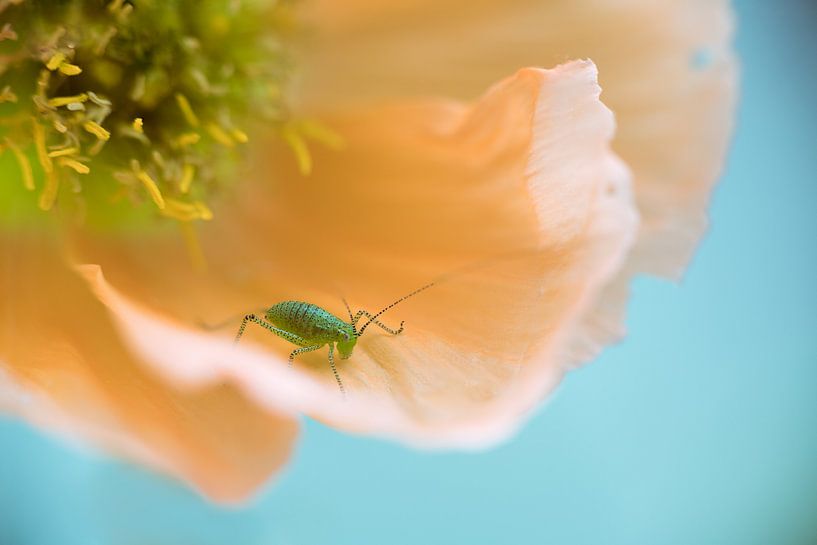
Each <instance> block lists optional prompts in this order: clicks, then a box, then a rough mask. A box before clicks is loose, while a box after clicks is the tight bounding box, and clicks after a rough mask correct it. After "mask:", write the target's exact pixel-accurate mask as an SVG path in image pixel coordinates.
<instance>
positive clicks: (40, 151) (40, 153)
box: [34, 121, 54, 172]
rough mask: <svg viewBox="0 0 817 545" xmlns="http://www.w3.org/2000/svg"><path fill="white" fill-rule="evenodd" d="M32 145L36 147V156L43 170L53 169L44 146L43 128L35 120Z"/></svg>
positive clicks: (49, 170)
mask: <svg viewBox="0 0 817 545" xmlns="http://www.w3.org/2000/svg"><path fill="white" fill-rule="evenodd" d="M34 147H35V148H36V149H37V158H38V159H39V160H40V165H41V166H42V167H43V170H44V171H45V172H51V171H53V170H54V165H53V164H51V158H50V157H49V156H48V150H46V148H45V129H43V126H42V125H40V124H39V123H37V122H36V121H34Z"/></svg>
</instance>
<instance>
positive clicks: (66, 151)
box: [48, 148, 79, 159]
mask: <svg viewBox="0 0 817 545" xmlns="http://www.w3.org/2000/svg"><path fill="white" fill-rule="evenodd" d="M78 153H79V148H61V149H55V150H52V151H49V152H48V156H49V157H51V158H52V159H53V158H55V157H65V156H66V155H76V154H78Z"/></svg>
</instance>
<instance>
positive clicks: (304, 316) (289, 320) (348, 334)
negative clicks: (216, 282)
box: [234, 282, 434, 396]
mask: <svg viewBox="0 0 817 545" xmlns="http://www.w3.org/2000/svg"><path fill="white" fill-rule="evenodd" d="M433 285H434V282H432V283H430V284H426V285H425V286H423V287H421V288H418V289H416V290H414V291H413V292H411V293H409V294H408V295H404V296H403V297H401V298H400V299H398V300H397V301H395V302H394V303H392V304H390V305H389V306H387V307H385V308H384V309H383V310H381V311H380V312H378V313H376V314H371V313H370V312H367V311H365V310H358V311H357V313H355V314H354V315H352V309H351V308H349V303H347V302H346V299H344V300H343V304H344V305H346V311H347V312H348V313H349V321H348V322H345V321H343V320H341V319H340V318H338V317H337V316H335V315H334V314H332V313H331V312H329V311H328V310H326V309H323V308H321V307H319V306H318V305H313V304H312V303H305V302H303V301H283V302H281V303H277V304H275V305H273V306H271V307H270V308H268V309H267V310H266V311H265V312H264V318H259V317H258V316H256V315H255V314H247V315H246V316H244V319H243V320H242V321H241V327H239V328H238V333H236V335H235V341H234V342H236V343H237V342H238V341H239V340H240V339H241V335H243V334H244V329H245V328H246V327H247V322H254V323H256V324H258V325H260V326H261V327H263V328H264V329H267V330H268V331H271V332H272V333H274V334H276V335H278V336H279V337H281V338H283V339H286V340H287V341H289V342H291V343H292V344H295V345H298V346H300V348H296V349H295V350H293V351H292V352H291V353H290V354H289V366H290V367H291V366H292V362H293V360H294V359H295V356H297V355H298V354H303V353H305V352H312V351H313V350H318V349H319V348H321V347H323V346H324V345H327V344H328V345H329V366H330V367H331V368H332V373H333V374H334V375H335V380H336V381H337V383H338V387H339V388H340V392H341V394H343V395H344V396H345V395H346V391H345V390H344V388H343V382H342V381H341V380H340V375H339V374H338V370H337V368H336V367H335V345H337V349H338V352H340V358H341V359H344V360H345V359H348V358H350V357H351V356H352V351H354V349H355V344H356V343H357V340H358V339H359V338H360V337H361V336H363V333H364V332H365V331H366V328H367V327H369V325H370V324H374V325H376V326H378V327H380V328H381V329H383V330H384V331H387V332H388V333H390V334H392V335H399V334H400V333H402V332H403V324H404V322H400V327H399V328H397V329H392V328H390V327H388V326H386V325H385V324H383V323H382V322H380V321H378V320H377V319H378V318H379V317H380V316H381V315H382V314H383V313H384V312H386V311H387V310H389V309H391V308H393V307H395V306H397V305H398V304H400V303H402V302H403V301H405V300H406V299H408V298H409V297H413V296H415V295H417V294H418V293H420V292H421V291H423V290H426V289H428V288H430V287H431V286H433ZM364 316H365V317H366V318H368V319H369V320H368V321H367V322H366V323H365V324H363V326H362V327H361V328H360V329H358V328H357V323H358V322H359V321H360V319H361V318H363V317H364Z"/></svg>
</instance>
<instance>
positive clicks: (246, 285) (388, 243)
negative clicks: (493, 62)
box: [75, 61, 636, 446]
mask: <svg viewBox="0 0 817 545" xmlns="http://www.w3.org/2000/svg"><path fill="white" fill-rule="evenodd" d="M598 97H599V87H598V85H597V83H596V69H595V66H594V65H593V64H592V63H591V62H588V61H582V62H573V63H569V64H566V65H564V66H561V67H559V68H556V69H554V70H536V69H526V70H522V71H520V72H519V73H517V74H516V75H515V76H513V77H511V78H509V79H507V80H505V81H502V82H501V83H499V84H498V85H496V86H495V87H493V88H492V89H491V90H490V91H488V93H487V94H486V95H485V96H484V97H483V98H482V99H480V100H479V101H477V102H476V103H475V104H474V105H472V106H465V105H462V104H459V103H454V102H446V101H414V102H409V103H397V104H393V105H384V106H382V107H379V108H373V109H367V110H360V111H356V112H349V113H347V114H346V115H338V116H337V117H334V118H331V119H329V122H330V124H331V125H332V126H333V127H334V128H336V129H337V130H339V131H340V133H341V134H342V136H343V138H344V139H345V142H346V147H345V148H344V150H342V151H339V152H333V151H327V150H323V151H320V150H318V151H317V156H316V160H315V170H314V173H313V175H312V176H310V177H309V178H300V177H298V175H297V173H296V172H295V171H294V165H291V163H292V161H291V156H290V155H289V153H288V152H287V151H286V150H283V149H279V148H278V147H276V145H275V144H272V145H270V146H269V148H268V149H265V150H264V156H263V157H261V158H260V160H259V164H258V166H257V168H256V170H255V172H254V174H253V175H252V177H253V178H254V180H253V183H248V184H245V185H243V186H242V189H243V191H244V193H243V194H242V195H240V196H239V197H238V198H237V199H236V201H235V202H232V203H229V205H225V206H223V207H222V208H220V209H218V210H216V218H217V219H216V220H215V221H213V222H211V223H210V224H209V225H208V226H207V227H205V228H204V231H203V236H202V237H201V240H202V244H203V247H204V252H205V255H206V257H207V261H208V265H209V267H208V269H207V270H206V271H195V270H193V269H192V268H191V267H189V266H188V265H187V264H186V256H185V255H184V252H183V251H182V250H181V248H182V247H181V244H180V243H179V242H178V241H176V240H173V239H172V238H170V237H168V236H159V235H157V236H156V237H155V238H154V239H152V240H145V239H140V240H133V241H127V242H123V241H122V240H121V239H117V240H106V239H105V238H104V237H102V236H97V237H89V236H87V235H86V236H85V237H82V238H79V239H78V240H77V243H76V246H75V252H76V255H77V256H78V257H77V259H82V260H85V261H86V262H93V263H99V265H100V267H101V269H100V268H97V267H87V266H85V267H80V269H79V270H80V272H81V274H82V275H83V276H84V277H85V278H86V280H88V282H89V283H90V285H91V286H92V288H93V289H94V291H95V293H96V294H97V295H98V297H99V298H100V300H101V301H102V302H103V303H104V304H105V305H107V306H108V308H109V309H110V311H111V312H112V315H113V316H114V317H115V318H116V320H117V322H118V324H119V326H120V328H121V330H122V332H123V334H124V336H125V337H126V338H127V339H128V341H129V342H130V344H131V346H132V347H133V348H134V349H135V350H136V351H137V352H138V353H139V354H140V356H141V357H142V358H143V359H144V361H146V362H148V363H149V364H150V365H152V366H153V368H154V370H155V371H156V372H157V373H159V375H160V376H162V377H164V378H165V379H167V380H171V381H173V382H176V383H180V384H185V385H188V386H198V387H200V388H206V387H207V385H208V384H210V385H212V384H215V383H217V382H218V381H220V380H222V381H231V382H233V383H235V384H237V385H238V386H239V387H240V388H241V389H242V390H243V391H244V392H245V393H247V395H248V396H249V397H250V399H252V400H254V401H255V402H256V403H258V404H261V405H264V406H266V407H267V408H269V409H271V410H282V409H286V408H290V409H294V410H298V411H303V412H306V413H308V414H310V415H312V416H315V417H317V418H319V419H321V420H324V421H326V422H329V423H331V424H334V425H336V426H338V427H341V428H343V429H347V430H352V431H357V432H364V433H377V434H383V435H387V436H392V437H397V438H401V439H403V440H406V441H409V442H412V443H417V444H423V445H437V446H441V445H449V446H450V445H457V446H477V445H484V444H487V443H490V442H493V441H496V440H498V439H500V438H502V437H504V436H506V435H507V434H508V433H510V432H511V431H512V430H513V429H514V428H515V426H516V425H517V424H518V423H519V422H520V421H521V420H522V418H523V417H524V415H526V414H528V413H529V412H530V411H531V410H532V409H533V407H535V405H536V404H537V402H539V401H540V400H541V399H542V398H543V397H544V396H545V395H546V394H547V393H548V392H549V391H550V390H552V388H553V387H554V386H555V384H556V383H557V382H558V381H559V379H560V378H561V375H562V373H563V370H564V365H565V362H566V358H567V354H566V353H567V350H568V347H569V344H570V342H571V339H573V338H574V335H575V333H576V331H575V330H576V328H577V325H578V320H579V318H580V317H581V315H582V313H583V311H585V310H586V308H587V306H588V304H589V303H590V302H591V301H592V300H593V298H594V296H595V295H596V292H597V290H598V289H599V288H600V287H601V286H602V285H604V283H605V282H606V281H607V280H608V279H609V278H610V276H611V275H612V274H614V272H615V271H616V270H617V268H618V267H619V266H620V263H621V260H622V257H623V255H624V254H625V252H626V250H627V249H628V247H629V244H630V242H631V240H632V235H633V233H634V230H635V227H636V218H635V213H634V211H633V208H632V203H631V196H630V193H629V174H628V172H627V170H626V169H625V168H624V167H623V166H622V164H621V163H620V162H619V161H618V159H617V158H616V157H615V156H614V155H613V154H612V153H611V151H610V149H609V140H610V138H611V137H612V133H613V128H614V124H613V118H612V115H611V113H610V112H609V110H607V109H606V108H605V107H604V106H603V105H602V104H601V102H600V101H599V98H598ZM287 165H289V166H287ZM219 218H220V221H219ZM100 271H101V272H100ZM101 273H104V276H103V275H102V274H101ZM434 279H438V280H439V283H438V284H437V285H436V286H434V287H432V288H431V289H429V290H428V291H427V292H424V293H422V294H420V295H418V296H417V297H415V298H413V299H410V300H408V301H406V302H405V303H403V304H402V305H400V306H399V307H397V308H395V309H394V310H393V311H391V312H390V313H388V314H386V315H384V320H385V321H386V322H388V323H392V324H396V323H397V322H398V321H399V320H402V319H405V320H406V331H405V333H404V334H403V335H401V336H399V337H392V336H388V335H386V334H384V333H383V332H381V331H379V330H375V329H374V328H372V329H370V330H369V331H367V333H366V336H364V337H362V338H361V339H360V341H359V343H358V346H357V348H356V350H355V353H354V356H353V357H352V358H351V359H349V360H345V361H339V369H340V373H341V375H342V377H343V380H344V382H345V384H346V387H347V390H348V391H349V396H348V399H347V400H346V401H344V400H343V399H342V397H341V396H340V394H339V392H338V388H337V386H336V384H335V382H334V379H333V378H332V375H331V373H330V371H329V366H328V364H327V359H326V358H327V350H326V349H325V348H324V349H322V350H319V351H317V352H314V353H311V354H306V355H303V356H301V357H299V359H298V360H297V362H296V365H295V367H294V368H293V369H292V370H288V369H287V368H286V364H285V361H286V356H287V354H288V353H289V352H290V351H291V350H292V349H293V346H292V345H290V344H288V343H286V342H285V341H283V340H281V339H278V338H277V337H274V336H273V335H271V334H269V333H268V332H266V331H263V330H260V328H252V327H251V328H250V329H249V330H248V332H247V335H246V337H245V340H244V341H243V342H242V343H241V344H239V345H237V346H233V345H232V336H233V335H234V332H235V328H236V327H237V325H238V323H239V321H240V316H241V315H242V314H243V313H245V312H247V311H251V310H255V309H258V308H259V307H264V306H269V305H271V304H273V303H275V302H277V301H281V300H286V299H304V300H308V301H310V302H314V303H316V304H319V305H322V306H324V307H325V308H327V309H329V310H331V311H332V312H335V313H336V314H337V315H338V316H344V315H345V310H344V307H343V305H342V303H341V301H340V295H341V294H344V295H345V296H346V297H348V298H349V300H350V302H351V303H352V305H353V306H354V307H356V308H367V309H369V310H372V311H376V310H378V309H379V308H381V307H383V306H385V305H386V304H388V303H389V302H391V301H393V300H395V299H396V298H397V297H399V296H401V295H403V294H405V293H407V292H409V291H411V290H413V289H414V288H417V287H419V286H421V285H423V284H425V283H427V282H429V281H430V280H434ZM158 316H164V318H158ZM230 316H235V318H234V319H233V320H232V321H231V322H229V323H228V325H227V327H225V328H224V329H223V331H222V332H221V333H219V334H218V335H213V334H212V333H211V332H209V331H205V330H204V329H203V328H201V327H200V325H199V324H200V323H201V322H202V321H204V322H209V323H215V322H218V321H219V320H222V319H224V318H228V317H230ZM157 340H160V342H158V343H157V342H155V341H157Z"/></svg>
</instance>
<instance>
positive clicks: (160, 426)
mask: <svg viewBox="0 0 817 545" xmlns="http://www.w3.org/2000/svg"><path fill="white" fill-rule="evenodd" d="M56 246H57V245H56V244H55V243H54V241H51V240H46V237H44V236H41V235H36V236H35V235H27V234H22V233H16V234H13V235H12V234H9V233H6V234H3V235H0V247H1V248H2V251H0V300H2V301H3V304H2V311H1V312H0V318H2V323H3V326H2V327H0V410H3V411H5V412H11V413H14V414H17V415H18V416H20V417H22V418H24V419H26V420H28V421H29V422H31V423H33V424H35V425H37V426H40V427H43V428H46V429H50V430H52V431H54V432H57V433H60V434H62V435H65V436H68V437H71V438H74V439H79V438H82V439H86V440H90V441H92V442H94V443H96V444H98V445H100V446H102V447H104V448H106V449H107V450H109V451H112V452H114V453H117V454H119V455H121V456H125V457H129V458H131V459H134V460H137V461H139V462H141V463H144V464H147V465H150V466H153V467H155V468H157V469H159V470H161V471H163V472H166V473H169V474H171V475H174V476H177V477H179V478H182V479H184V480H186V481H187V482H189V483H190V484H191V485H192V486H194V487H196V488H198V489H200V490H201V491H202V492H203V493H205V494H207V495H209V496H210V497H213V498H214V499H218V500H221V501H236V500H239V499H242V498H244V497H246V496H247V495H248V494H249V493H251V492H252V491H254V490H255V489H256V488H257V487H258V486H259V485H260V484H261V483H263V482H264V481H265V480H266V479H267V478H268V477H269V475H270V474H271V473H272V472H274V471H275V470H277V469H279V468H280V467H281V465H282V464H284V463H285V462H286V460H287V458H288V456H289V452H290V448H291V446H292V443H293V441H294V439H295V436H296V435H297V422H296V421H295V420H294V419H292V418H291V417H289V416H285V415H284V414H282V413H280V412H278V413H274V412H271V411H261V410H259V408H258V407H257V406H255V405H254V404H252V403H250V402H248V401H247V400H246V398H245V397H244V396H242V395H241V394H240V393H239V392H238V391H237V390H236V388H235V387H234V386H233V385H230V384H218V385H213V388H211V389H209V390H200V391H192V390H191V391H181V390H178V389H174V388H169V387H168V386H167V383H165V382H162V381H160V380H157V378H156V377H155V376H154V375H152V374H150V373H148V372H146V369H145V368H144V364H143V362H140V361H138V360H137V359H136V358H134V357H133V355H132V354H131V353H130V352H129V351H128V350H127V349H126V348H125V347H124V346H123V344H122V342H121V340H120V339H119V338H118V335H117V333H116V331H115V329H114V328H113V327H112V325H111V323H110V320H109V318H108V316H107V313H106V312H105V309H104V307H103V306H102V305H101V304H100V303H99V302H98V301H97V300H96V299H95V298H94V297H93V295H92V294H91V293H90V292H89V290H88V288H87V286H86V285H85V284H84V283H83V282H82V281H81V279H80V278H78V277H77V276H76V275H75V274H74V273H73V272H72V271H71V270H69V269H68V268H66V266H65V265H64V261H63V259H62V257H61V256H60V255H59V252H58V251H57V247H56ZM145 341H146V342H150V340H149V339H147V338H146V339H145Z"/></svg>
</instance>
